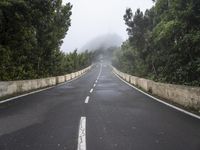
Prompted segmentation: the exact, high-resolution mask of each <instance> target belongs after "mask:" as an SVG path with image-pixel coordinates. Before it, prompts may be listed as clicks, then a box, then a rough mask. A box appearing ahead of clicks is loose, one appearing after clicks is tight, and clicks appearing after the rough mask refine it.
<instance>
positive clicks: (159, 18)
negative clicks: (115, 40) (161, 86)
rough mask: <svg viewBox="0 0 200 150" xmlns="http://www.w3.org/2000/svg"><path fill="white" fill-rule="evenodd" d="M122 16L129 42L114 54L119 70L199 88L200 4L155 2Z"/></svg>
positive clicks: (186, 0)
mask: <svg viewBox="0 0 200 150" xmlns="http://www.w3.org/2000/svg"><path fill="white" fill-rule="evenodd" d="M154 3H155V4H154V6H153V7H152V8H151V9H148V10H146V11H145V12H142V11H141V10H140V9H138V10H137V11H136V12H135V13H133V12H132V10H131V9H130V8H129V9H127V10H126V13H125V15H124V21H125V24H126V25H127V32H128V35H129V39H128V40H127V41H126V42H124V43H123V45H122V46H121V49H120V50H118V51H116V52H115V54H114V58H113V65H114V66H115V67H117V68H118V69H119V70H121V71H123V72H126V73H129V74H132V75H135V76H139V77H145V78H149V79H153V80H155V81H160V82H167V83H174V84H183V85H192V86H200V1H199V0H155V1H154Z"/></svg>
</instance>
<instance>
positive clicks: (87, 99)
mask: <svg viewBox="0 0 200 150" xmlns="http://www.w3.org/2000/svg"><path fill="white" fill-rule="evenodd" d="M89 99H90V97H89V96H87V97H86V99H85V103H86V104H87V103H88V102H89Z"/></svg>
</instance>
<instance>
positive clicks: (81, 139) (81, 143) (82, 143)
mask: <svg viewBox="0 0 200 150" xmlns="http://www.w3.org/2000/svg"><path fill="white" fill-rule="evenodd" d="M77 150H86V117H81V119H80V125H79V133H78V147H77Z"/></svg>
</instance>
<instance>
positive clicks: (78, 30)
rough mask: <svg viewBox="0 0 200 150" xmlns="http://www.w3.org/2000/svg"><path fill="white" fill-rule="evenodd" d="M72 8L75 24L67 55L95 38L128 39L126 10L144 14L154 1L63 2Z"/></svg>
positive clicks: (65, 46) (66, 41) (66, 44)
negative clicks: (115, 35) (112, 37)
mask: <svg viewBox="0 0 200 150" xmlns="http://www.w3.org/2000/svg"><path fill="white" fill-rule="evenodd" d="M67 2H70V3H71V4H72V5H73V9H72V16H71V19H72V22H71V27H70V28H69V31H68V32H67V35H66V37H65V39H64V43H63V45H62V47H61V50H63V51H65V52H69V51H73V50H74V49H76V48H78V49H80V48H81V47H83V46H84V44H86V43H87V42H89V41H90V40H92V39H93V38H95V37H97V36H99V35H103V34H108V33H111V34H113V33H115V34H118V35H119V36H121V37H122V39H123V40H126V39H127V32H126V26H125V23H124V20H123V15H124V14H125V10H126V8H129V7H130V8H132V10H133V11H134V12H135V10H136V9H137V8H140V9H141V10H145V9H147V8H150V7H151V6H152V5H153V2H152V0H63V3H67Z"/></svg>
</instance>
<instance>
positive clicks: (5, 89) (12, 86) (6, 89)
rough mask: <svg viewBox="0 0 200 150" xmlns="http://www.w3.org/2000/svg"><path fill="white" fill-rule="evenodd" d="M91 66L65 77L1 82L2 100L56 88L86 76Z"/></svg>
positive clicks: (0, 95)
mask: <svg viewBox="0 0 200 150" xmlns="http://www.w3.org/2000/svg"><path fill="white" fill-rule="evenodd" d="M90 69H91V66H89V67H87V68H85V69H83V70H80V71H77V72H74V73H71V74H66V75H63V76H57V77H50V78H43V79H35V80H20V81H0V98H2V97H7V96H12V95H16V94H20V93H24V92H28V91H33V90H36V89H41V88H45V87H50V86H55V85H57V84H60V83H63V82H66V81H69V80H72V79H74V78H76V77H78V76H81V75H83V74H85V73H86V72H87V71H88V70H90Z"/></svg>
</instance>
